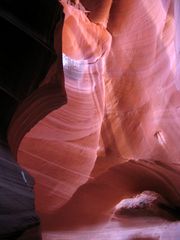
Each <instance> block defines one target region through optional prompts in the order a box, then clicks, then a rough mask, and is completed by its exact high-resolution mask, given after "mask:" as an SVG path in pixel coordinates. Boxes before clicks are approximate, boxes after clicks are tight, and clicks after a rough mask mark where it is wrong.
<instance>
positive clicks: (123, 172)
mask: <svg viewBox="0 0 180 240" xmlns="http://www.w3.org/2000/svg"><path fill="white" fill-rule="evenodd" d="M60 4H62V5H63V7H64V13H65V21H64V26H63V46H62V47H63V56H62V57H63V69H64V76H65V88H66V93H67V104H65V105H64V106H62V107H61V108H59V109H58V110H56V111H53V112H51V113H50V114H48V115H47V116H46V117H45V118H43V119H42V120H41V121H39V122H38V123H37V124H36V125H35V126H34V127H33V128H32V129H31V131H29V132H28V133H27V134H26V136H24V138H23V140H22V141H21V144H20V146H19V150H18V160H19V162H20V164H21V165H23V167H25V168H26V169H27V170H28V171H29V172H30V173H31V174H32V175H33V176H34V178H35V181H36V207H37V211H38V213H39V214H40V217H41V219H42V223H43V222H46V223H44V228H48V227H49V228H50V226H51V227H52V228H53V227H54V226H52V225H56V228H58V226H59V228H60V226H62V225H66V224H67V225H68V224H69V223H72V224H74V223H75V222H77V221H78V220H77V219H81V221H80V222H81V223H82V222H83V223H86V220H87V223H89V222H91V223H92V222H94V221H95V220H97V219H98V218H99V216H101V217H102V216H104V219H106V217H105V216H107V213H108V211H109V210H110V209H111V208H113V206H114V205H115V204H117V203H118V202H119V201H120V200H121V199H124V198H127V197H130V196H132V195H134V194H137V193H141V192H142V191H145V190H152V191H155V192H158V193H160V194H161V195H163V197H165V198H166V200H168V201H169V203H170V204H171V206H172V207H174V208H177V207H178V206H179V205H180V195H179V194H180V193H179V188H180V177H179V173H180V170H178V169H179V168H180V165H179V155H180V148H179V139H180V121H179V118H180V92H179V90H180V78H179V73H180V72H179V69H180V64H179V61H180V55H179V51H180V44H179V42H180V35H179V34H180V32H179V28H178V24H179V23H178V22H179V21H180V16H179V10H180V4H179V1H178V0H177V1H171V0H151V1H149V0H140V1H139V0H133V1H132V0H121V1H115V0H114V1H113V0H106V1H105V0H104V1H100V0H99V1H97V0H94V1H92V0H82V1H78V2H77V1H74V2H73V1H72V2H71V1H65V0H62V1H61V2H60ZM55 44H56V48H57V49H58V47H60V45H58V31H57V32H56V37H55ZM46 81H47V79H46ZM130 159H131V160H130ZM132 159H134V160H132ZM142 159H145V160H142ZM148 159H151V160H148ZM129 160H130V161H129ZM95 162H96V163H97V164H96V165H95ZM94 165H95V168H94ZM112 166H113V167H112ZM111 167H112V168H111ZM93 168H94V170H93ZM92 170H93V172H92V174H91V171H92ZM102 172H103V173H102ZM87 181H88V182H87ZM86 182H87V183H86ZM85 183H86V184H85ZM82 184H84V185H82ZM81 185H82V186H81ZM80 186H81V187H80ZM79 187H80V188H79ZM78 188H79V189H78ZM77 189H78V190H77ZM76 190H77V191H76ZM73 194H74V195H73ZM72 196H73V197H72ZM98 201H99V202H98ZM62 206H63V208H61V207H62ZM87 209H88V210H87ZM68 211H69V213H68ZM50 215H52V216H50ZM82 216H83V217H82ZM55 217H56V218H55ZM88 217H89V219H88ZM52 219H56V220H54V221H53V220H52ZM62 219H63V220H62ZM82 219H83V220H82Z"/></svg>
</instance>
